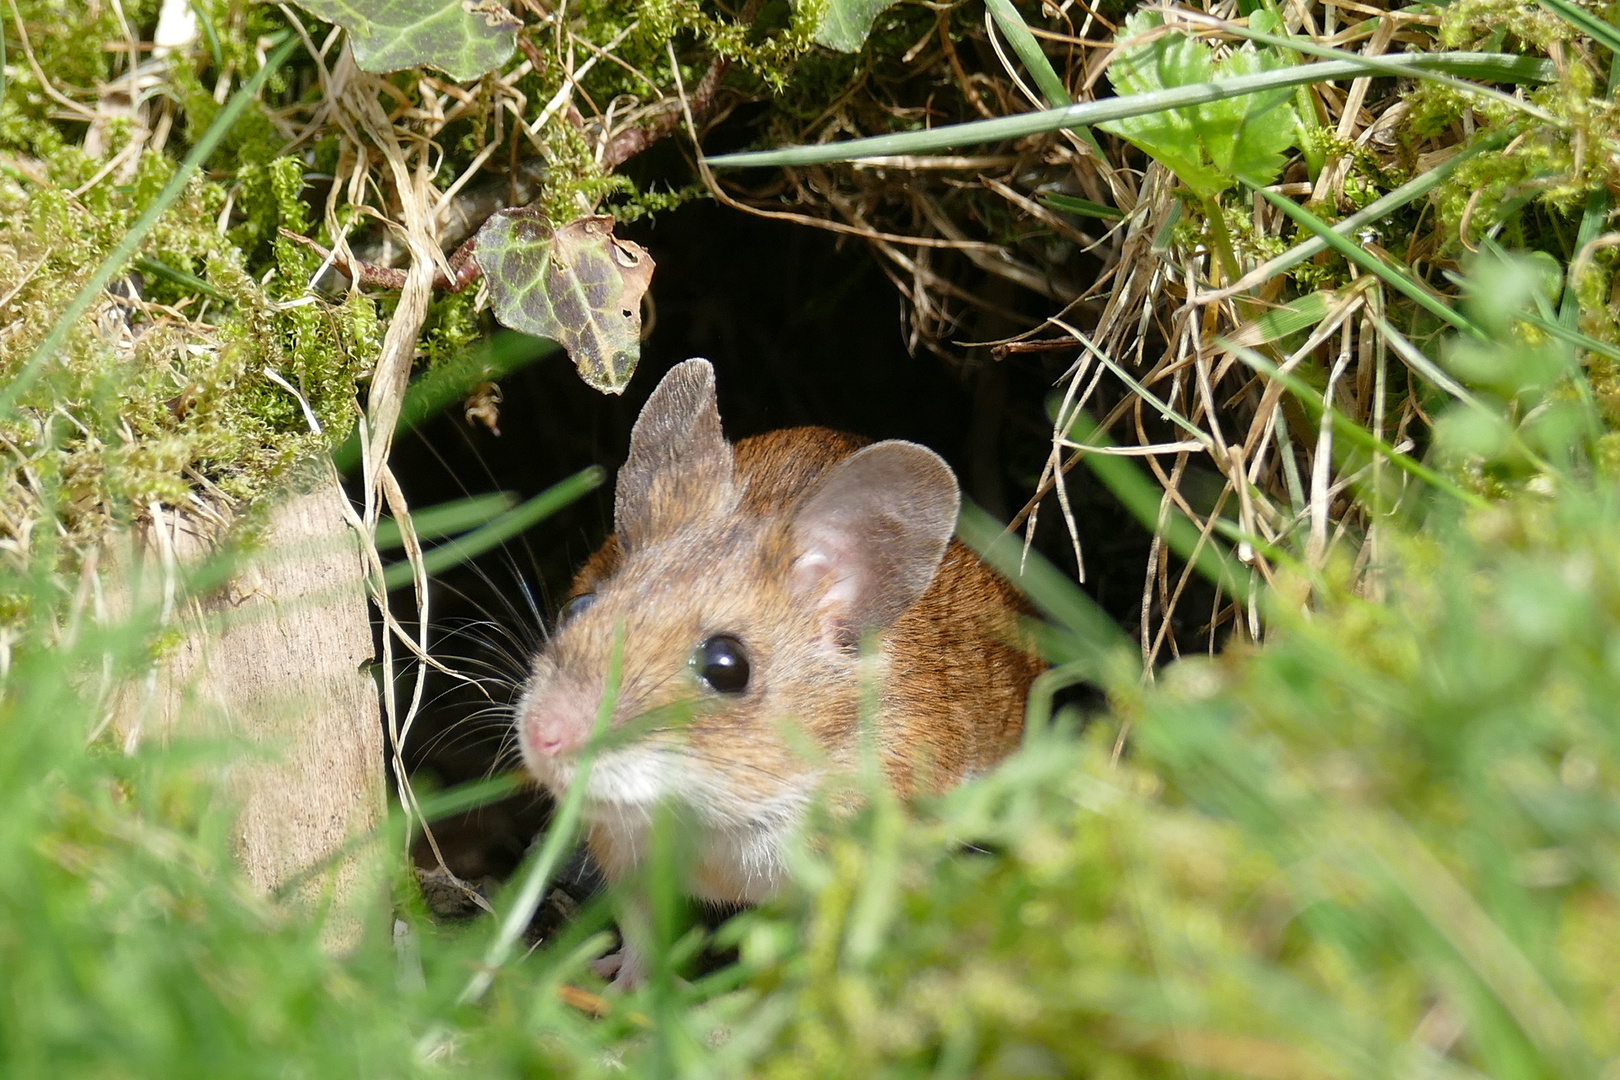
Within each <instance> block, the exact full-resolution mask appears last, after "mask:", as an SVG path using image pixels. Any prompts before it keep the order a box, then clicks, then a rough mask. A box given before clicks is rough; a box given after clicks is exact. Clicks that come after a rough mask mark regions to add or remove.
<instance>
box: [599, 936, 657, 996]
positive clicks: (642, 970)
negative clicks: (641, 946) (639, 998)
mask: <svg viewBox="0 0 1620 1080" xmlns="http://www.w3.org/2000/svg"><path fill="white" fill-rule="evenodd" d="M591 970H592V971H593V972H595V973H596V974H597V975H598V976H599V977H601V978H604V979H608V980H610V982H611V984H612V985H613V987H614V988H615V989H618V990H635V989H636V988H638V987H640V986H642V985H644V984H645V983H646V981H647V965H646V962H645V961H644V960H643V959H642V956H641V954H640V953H639V952H637V951H636V950H634V949H632V948H630V946H628V945H626V946H625V947H624V948H622V949H620V950H619V951H618V952H613V953H608V954H607V955H606V956H603V957H599V958H597V959H595V960H592V961H591Z"/></svg>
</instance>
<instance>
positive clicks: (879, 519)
mask: <svg viewBox="0 0 1620 1080" xmlns="http://www.w3.org/2000/svg"><path fill="white" fill-rule="evenodd" d="M961 501H962V499H961V495H960V493H959V492H958V491H957V487H956V476H955V475H954V474H953V473H952V472H951V467H950V466H949V465H947V464H945V462H944V460H943V459H941V458H940V456H939V455H938V454H936V453H934V452H933V451H932V450H929V449H927V448H926V447H922V446H918V445H917V444H916V443H909V442H900V441H898V440H891V441H889V442H880V443H874V444H873V445H871V446H868V447H866V448H865V449H864V450H860V451H858V452H856V453H854V454H852V455H850V456H849V457H847V458H845V459H844V460H843V461H842V462H840V463H839V464H838V465H836V466H834V467H833V469H832V470H831V471H830V472H828V473H827V474H826V475H825V476H823V477H822V479H821V481H820V483H818V484H817V485H816V486H815V488H814V489H813V490H812V491H811V492H810V494H809V495H808V496H806V497H805V500H804V502H802V503H800V504H799V508H798V510H797V511H796V512H795V514H794V517H793V524H792V532H791V535H792V541H793V552H794V558H793V564H792V567H791V568H790V570H789V579H788V587H789V589H791V590H792V591H793V592H794V593H796V594H798V595H800V596H801V597H803V598H804V599H805V600H806V601H807V602H809V603H812V604H814V605H815V607H816V611H817V614H818V616H819V618H820V621H821V632H822V639H823V640H824V641H826V642H827V643H828V644H831V645H836V646H845V645H853V644H855V643H856V642H858V641H859V640H860V638H861V634H862V633H864V632H866V631H868V630H881V629H884V628H885V627H887V626H889V625H890V624H892V623H893V622H894V621H895V620H896V619H898V618H899V617H900V616H901V615H902V614H904V613H905V611H906V609H907V608H909V607H911V605H912V604H915V603H916V602H917V601H918V600H919V599H921V598H922V595H923V593H925V592H927V591H928V586H930V585H932V584H933V582H934V575H935V574H936V573H938V572H939V563H940V559H941V558H943V557H944V555H945V547H946V545H947V544H949V543H950V540H951V533H952V532H953V531H954V530H955V529H956V514H957V511H958V509H960V507H961Z"/></svg>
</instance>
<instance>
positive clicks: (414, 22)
mask: <svg viewBox="0 0 1620 1080" xmlns="http://www.w3.org/2000/svg"><path fill="white" fill-rule="evenodd" d="M298 6H299V7H301V8H303V9H304V10H306V11H308V12H309V13H310V14H312V15H315V16H316V17H318V18H322V19H325V20H326V21H327V22H332V23H337V24H338V25H339V26H341V27H343V29H345V30H347V31H348V32H349V43H350V44H351V45H352V46H353V48H354V62H355V63H356V64H358V65H359V66H360V68H361V69H362V70H364V71H377V72H382V71H402V70H404V69H405V68H414V67H431V68H438V69H439V70H440V71H442V72H444V73H445V74H446V75H448V76H450V77H451V78H452V79H456V80H458V81H461V82H465V81H467V80H468V79H476V78H478V77H479V76H480V75H483V74H484V73H485V72H488V71H493V70H495V69H496V68H498V67H500V66H501V65H502V64H504V63H506V60H507V58H508V57H510V56H511V55H512V50H513V49H515V48H516V47H517V31H518V28H519V27H521V26H522V25H523V23H522V21H521V20H520V19H518V18H517V17H516V16H514V15H513V14H512V13H511V12H510V11H508V10H507V9H506V7H505V5H503V4H501V3H500V0H300V2H299V5H298Z"/></svg>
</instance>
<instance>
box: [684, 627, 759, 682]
mask: <svg viewBox="0 0 1620 1080" xmlns="http://www.w3.org/2000/svg"><path fill="white" fill-rule="evenodd" d="M692 666H693V667H694V668H696V669H697V673H698V677H699V678H700V679H702V680H703V681H704V682H706V683H708V684H709V685H710V686H712V687H713V688H714V689H716V690H718V691H720V693H722V694H740V693H742V692H743V691H744V690H746V689H747V688H748V654H747V653H746V652H744V651H743V645H742V642H740V641H738V640H737V639H736V638H734V637H732V636H731V635H730V634H716V635H715V636H714V637H712V638H710V639H709V640H707V641H705V642H704V643H703V644H701V645H699V646H698V647H697V652H695V653H693V654H692Z"/></svg>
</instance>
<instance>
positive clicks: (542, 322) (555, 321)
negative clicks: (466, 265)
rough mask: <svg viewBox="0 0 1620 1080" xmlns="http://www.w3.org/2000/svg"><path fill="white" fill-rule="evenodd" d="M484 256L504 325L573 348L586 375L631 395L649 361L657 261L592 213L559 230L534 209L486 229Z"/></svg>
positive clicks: (481, 242) (503, 216)
mask: <svg viewBox="0 0 1620 1080" xmlns="http://www.w3.org/2000/svg"><path fill="white" fill-rule="evenodd" d="M477 259H478V265H479V267H480V268H481V269H482V270H483V271H484V279H485V280H486V281H487V282H488V283H489V301H490V307H492V308H493V309H494V311H495V317H496V318H497V319H499V320H500V321H501V323H502V324H503V325H506V326H509V327H511V328H512V329H514V330H521V331H522V332H524V333H525V334H534V335H535V336H537V337H545V338H550V339H551V340H553V341H555V342H557V343H558V344H559V345H561V346H562V347H563V348H565V349H567V350H568V356H569V358H570V359H572V360H573V361H574V366H575V367H576V368H578V369H579V374H580V378H582V379H584V380H585V381H586V382H587V383H589V384H590V385H592V386H594V387H595V388H596V389H598V390H600V391H602V392H603V393H607V394H618V393H622V392H623V391H624V388H625V386H626V385H627V384H628V383H629V382H630V376H631V374H632V373H634V372H635V370H636V363H637V361H639V360H640V359H641V298H642V297H643V296H644V295H646V292H647V286H648V285H649V284H650V283H651V282H652V274H653V260H652V256H651V255H648V254H647V252H646V251H645V250H644V249H643V248H642V247H641V246H640V245H639V244H634V243H631V242H630V241H628V240H620V239H619V238H617V237H615V236H614V235H613V219H612V218H610V217H602V216H591V217H582V218H579V219H577V220H575V221H571V222H569V223H568V224H566V225H563V226H561V227H559V228H555V229H554V228H552V227H551V224H550V222H548V221H547V220H546V218H545V215H544V214H542V213H541V212H540V211H538V210H535V209H533V208H531V207H519V208H516V209H511V210H502V211H500V212H499V213H497V214H495V215H494V216H493V217H491V218H490V219H489V220H488V221H487V222H485V223H484V227H483V228H482V229H480V230H479V231H478V245H477Z"/></svg>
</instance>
